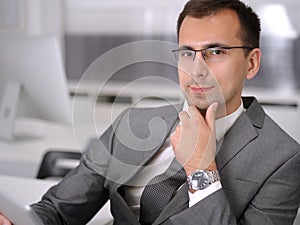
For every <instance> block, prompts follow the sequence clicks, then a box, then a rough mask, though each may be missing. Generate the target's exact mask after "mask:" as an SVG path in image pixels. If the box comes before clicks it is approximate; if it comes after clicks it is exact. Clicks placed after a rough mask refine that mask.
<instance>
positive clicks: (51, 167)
mask: <svg viewBox="0 0 300 225" xmlns="http://www.w3.org/2000/svg"><path fill="white" fill-rule="evenodd" d="M81 156H82V153H81V152H70V151H57V150H49V151H47V152H46V153H45V155H44V156H43V159H42V162H41V164H40V168H39V171H38V174H37V177H36V178H38V179H44V178H49V177H59V178H62V177H64V176H65V175H66V174H67V173H68V172H69V171H70V170H71V169H72V168H74V167H75V166H76V165H77V164H78V163H79V160H80V158H81Z"/></svg>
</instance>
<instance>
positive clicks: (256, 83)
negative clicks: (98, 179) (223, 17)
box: [0, 0, 300, 224]
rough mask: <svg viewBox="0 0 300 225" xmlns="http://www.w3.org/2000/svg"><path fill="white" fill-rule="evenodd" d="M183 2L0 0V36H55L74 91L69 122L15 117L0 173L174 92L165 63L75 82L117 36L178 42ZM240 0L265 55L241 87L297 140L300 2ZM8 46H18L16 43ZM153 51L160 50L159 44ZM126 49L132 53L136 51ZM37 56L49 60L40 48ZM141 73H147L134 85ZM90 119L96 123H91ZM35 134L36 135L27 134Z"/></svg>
mask: <svg viewBox="0 0 300 225" xmlns="http://www.w3.org/2000/svg"><path fill="white" fill-rule="evenodd" d="M185 2H186V0H163V1H160V0H154V1H148V0H109V1H105V0H0V38H1V37H6V38H10V37H19V36H29V37H48V36H51V37H55V38H56V39H57V40H58V41H59V45H60V47H61V48H60V50H61V54H62V59H63V66H64V72H65V74H64V76H65V77H66V81H67V88H68V90H67V92H68V94H70V100H71V101H73V100H74V99H75V98H74V96H75V97H76V104H73V108H72V110H73V127H71V128H70V127H66V126H62V125H60V124H57V123H46V122H43V121H42V122H40V121H36V120H29V121H27V120H26V121H24V120H21V121H16V127H15V132H16V133H18V134H20V133H22V135H23V136H22V138H20V135H19V139H16V140H14V141H6V140H0V153H1V154H0V155H1V157H0V161H1V163H0V175H1V174H7V175H20V176H25V177H34V176H35V175H36V173H37V170H38V167H39V165H40V162H41V159H42V156H43V154H44V153H45V152H46V151H47V150H49V149H60V150H61V149H64V150H68V151H73V150H75V149H77V150H78V149H79V150H80V151H82V149H83V148H85V147H86V146H88V144H89V141H90V139H91V138H94V137H96V136H99V135H100V134H101V133H102V132H103V130H104V129H105V128H106V127H107V126H108V124H110V123H111V122H112V120H113V118H115V117H116V115H117V114H118V113H119V112H120V111H122V110H123V109H125V108H127V107H128V106H131V105H133V104H134V105H142V106H143V105H154V106H155V105H159V104H164V103H166V102H169V101H178V100H180V99H181V95H180V93H179V92H178V86H177V85H176V83H177V71H176V68H175V67H174V66H173V65H170V64H167V63H161V62H155V61H147V62H139V63H133V64H131V65H127V66H125V67H124V68H120V70H118V71H116V72H115V73H114V74H112V76H109V80H110V81H109V83H106V85H103V82H106V81H107V74H105V72H104V71H106V70H105V68H99V71H98V72H97V73H94V74H93V75H92V76H88V77H87V78H88V79H85V80H84V82H82V83H80V85H78V83H79V80H80V79H81V77H82V75H83V74H84V73H85V71H86V70H87V69H88V68H89V66H90V65H91V63H93V62H94V61H95V60H96V59H97V58H98V57H99V56H101V55H103V54H105V53H106V52H108V51H109V50H111V49H114V48H116V47H118V46H120V45H122V44H126V43H130V42H134V41H141V40H159V41H167V42H171V43H176V20H177V16H178V13H179V12H180V11H181V9H182V7H183V5H184V4H185ZM245 2H246V3H248V4H249V5H250V6H252V7H253V8H254V9H255V10H256V11H257V12H258V14H259V16H260V18H261V19H262V28H263V31H262V39H261V48H262V51H263V58H262V65H261V70H260V72H259V74H258V76H256V78H254V79H253V80H251V81H247V82H246V87H245V91H244V94H245V95H254V96H256V97H257V98H258V100H259V101H260V102H261V103H262V104H263V106H264V108H265V109H266V111H267V112H268V113H269V114H270V115H271V117H272V118H273V119H274V120H276V121H277V122H278V123H279V124H280V126H281V127H282V128H283V129H285V130H286V131H287V132H288V133H289V134H290V135H291V136H292V137H293V138H295V139H296V140H297V141H298V142H300V109H299V104H300V99H299V97H300V94H299V93H300V61H299V60H300V37H299V34H300V23H299V21H300V18H299V17H300V14H299V9H300V2H299V1H298V0H245ZM150 50H151V49H150ZM13 51H15V53H16V54H18V49H13ZM152 51H154V49H152ZM155 51H157V52H155V53H156V54H162V55H163V54H166V53H165V49H164V48H161V49H156V50H155ZM140 52H141V54H143V52H145V51H143V49H141V50H140ZM138 53H139V51H138ZM127 54H128V55H127V56H128V57H129V58H130V57H131V56H133V55H134V54H136V52H134V51H133V52H130V51H129V52H128V53H127ZM28 57H30V56H28ZM41 58H42V59H44V60H47V57H46V56H41ZM16 66H18V65H16ZM102 69H103V70H102ZM0 70H1V68H0ZM0 76H1V74H0ZM141 77H145V78H149V77H151V78H149V79H145V80H144V82H141V83H138V85H136V83H135V81H136V80H139V79H140V78H141ZM155 77H156V78H158V79H156V78H155ZM160 78H162V79H160ZM132 83H133V85H131V84H132ZM174 84H175V85H174ZM53 91H54V92H55V90H53ZM0 93H1V90H0ZM141 99H143V101H142V100H141ZM57 110H59V109H57ZM91 111H92V112H91ZM90 122H92V123H95V124H96V126H97V129H96V130H95V127H91V124H90ZM0 126H1V124H0ZM24 132H25V133H28V134H26V135H24ZM37 134H38V135H37ZM35 136H39V137H42V138H35V139H34V138H32V137H35ZM298 224H300V222H299V221H298Z"/></svg>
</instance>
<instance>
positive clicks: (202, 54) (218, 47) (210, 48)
mask: <svg viewBox="0 0 300 225" xmlns="http://www.w3.org/2000/svg"><path fill="white" fill-rule="evenodd" d="M237 48H242V49H248V50H250V51H251V50H253V49H255V48H253V47H250V46H216V47H208V48H203V49H190V48H179V49H175V50H172V53H173V58H174V60H175V61H176V62H178V61H179V57H175V53H177V52H180V51H183V50H188V51H191V52H194V56H193V61H194V60H195V57H196V54H197V52H201V56H202V58H203V59H204V60H205V61H206V56H205V54H204V53H203V52H204V51H207V50H214V49H222V50H231V49H237Z"/></svg>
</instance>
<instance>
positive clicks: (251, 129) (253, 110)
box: [216, 97, 265, 170]
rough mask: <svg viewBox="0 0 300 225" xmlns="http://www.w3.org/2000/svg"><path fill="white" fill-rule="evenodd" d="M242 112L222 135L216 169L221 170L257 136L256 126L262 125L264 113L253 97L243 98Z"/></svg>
mask: <svg viewBox="0 0 300 225" xmlns="http://www.w3.org/2000/svg"><path fill="white" fill-rule="evenodd" d="M243 102H244V106H245V108H246V112H245V113H243V114H242V115H241V116H240V117H239V118H238V119H237V121H236V122H235V124H234V125H233V126H232V128H231V129H230V130H229V131H228V132H227V133H226V135H225V136H224V141H223V143H222V145H221V148H220V150H219V152H218V154H217V156H216V162H217V165H218V169H219V170H222V169H223V168H224V166H226V165H227V164H228V163H229V162H230V161H231V160H232V159H233V158H234V157H235V156H236V155H237V154H238V153H239V152H240V151H241V150H242V149H243V148H244V147H245V146H246V145H248V144H249V143H250V142H251V141H252V140H254V139H255V138H256V137H257V136H258V131H257V130H256V128H261V127H262V126H263V121H264V117H265V113H264V111H263V109H262V108H261V106H260V105H259V104H258V102H257V101H256V100H255V99H254V98H250V97H249V98H243Z"/></svg>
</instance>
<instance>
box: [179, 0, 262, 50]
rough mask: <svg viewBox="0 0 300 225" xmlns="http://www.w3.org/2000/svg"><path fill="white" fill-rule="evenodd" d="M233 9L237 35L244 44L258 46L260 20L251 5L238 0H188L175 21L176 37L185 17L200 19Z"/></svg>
mask: <svg viewBox="0 0 300 225" xmlns="http://www.w3.org/2000/svg"><path fill="white" fill-rule="evenodd" d="M224 9H229V10H232V11H234V12H235V13H236V14H237V16H238V19H239V22H240V26H241V27H240V30H239V35H240V38H241V40H242V41H243V44H244V45H245V46H251V47H253V48H259V47H260V31H261V27H260V20H259V18H258V16H257V15H256V13H255V12H254V11H253V10H252V8H251V7H249V6H246V5H245V4H244V3H243V2H241V1H239V0H217V1H216V0H190V1H189V2H187V3H186V5H185V7H184V9H183V11H182V12H181V13H180V15H179V17H178V21H177V37H179V31H180V28H181V25H182V22H183V20H184V18H185V17H187V16H190V17H193V18H198V19H201V18H203V17H207V16H210V15H213V14H216V13H218V12H219V11H221V10H224Z"/></svg>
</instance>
